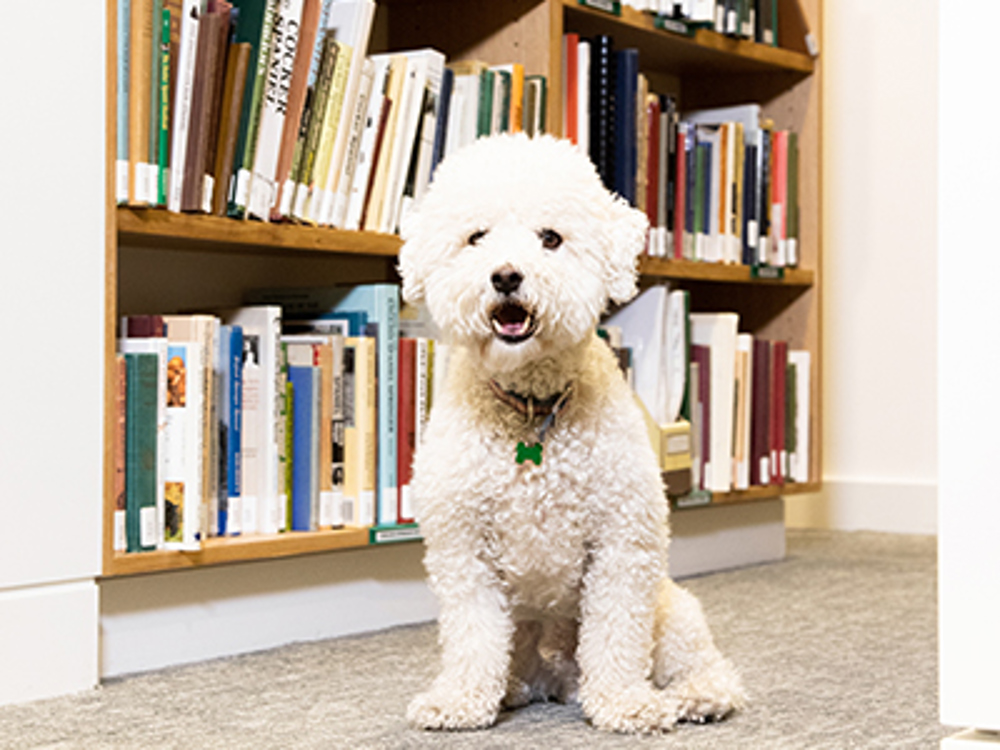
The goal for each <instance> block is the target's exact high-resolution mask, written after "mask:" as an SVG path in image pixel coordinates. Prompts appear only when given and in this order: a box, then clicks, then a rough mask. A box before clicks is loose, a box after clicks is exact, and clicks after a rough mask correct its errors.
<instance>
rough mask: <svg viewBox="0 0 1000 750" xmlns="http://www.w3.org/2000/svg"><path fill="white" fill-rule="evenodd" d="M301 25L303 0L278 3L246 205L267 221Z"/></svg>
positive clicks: (269, 215) (283, 0) (258, 216)
mask: <svg viewBox="0 0 1000 750" xmlns="http://www.w3.org/2000/svg"><path fill="white" fill-rule="evenodd" d="M301 22H302V0H279V3H278V10H277V13H276V14H275V17H274V27H273V29H272V31H271V56H270V59H269V60H268V63H267V78H266V81H265V83H264V97H263V99H262V100H261V110H260V124H259V126H258V127H257V146H256V148H255V149H254V157H253V172H252V174H251V177H250V197H249V200H248V203H247V212H248V213H249V214H250V215H251V216H253V217H256V218H258V219H263V220H264V221H269V220H270V217H271V207H272V206H273V205H274V200H275V196H276V195H277V192H278V186H277V183H276V182H275V175H276V173H277V169H278V152H279V151H280V150H281V135H282V132H283V131H284V129H285V112H286V110H287V109H288V90H289V86H290V81H291V78H292V68H293V66H294V65H295V52H296V50H297V48H298V43H299V29H300V26H301Z"/></svg>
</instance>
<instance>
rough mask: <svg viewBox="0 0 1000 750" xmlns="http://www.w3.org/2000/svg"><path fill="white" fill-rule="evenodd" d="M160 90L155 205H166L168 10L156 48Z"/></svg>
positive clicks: (164, 12)
mask: <svg viewBox="0 0 1000 750" xmlns="http://www.w3.org/2000/svg"><path fill="white" fill-rule="evenodd" d="M157 51H158V53H159V54H158V60H157V63H158V65H157V68H158V70H159V79H158V84H159V88H160V96H159V100H158V103H159V111H158V112H157V121H156V135H157V150H156V162H157V163H156V174H157V180H156V205H158V206H166V205H167V191H168V189H169V187H170V75H171V66H170V10H169V9H167V8H164V9H163V10H162V14H161V19H160V39H159V45H158V46H157Z"/></svg>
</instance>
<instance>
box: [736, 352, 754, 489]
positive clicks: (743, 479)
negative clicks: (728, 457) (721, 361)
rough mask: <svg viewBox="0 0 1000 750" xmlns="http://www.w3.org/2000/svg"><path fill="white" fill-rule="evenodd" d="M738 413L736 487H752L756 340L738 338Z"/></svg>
mask: <svg viewBox="0 0 1000 750" xmlns="http://www.w3.org/2000/svg"><path fill="white" fill-rule="evenodd" d="M734 385H735V389H736V411H735V415H736V416H735V425H734V427H733V487H734V488H735V489H737V490H745V489H747V488H748V487H750V455H751V454H750V447H751V427H752V424H753V393H754V390H753V388H754V384H753V336H752V335H750V334H749V333H740V334H737V336H736V373H735V383H734Z"/></svg>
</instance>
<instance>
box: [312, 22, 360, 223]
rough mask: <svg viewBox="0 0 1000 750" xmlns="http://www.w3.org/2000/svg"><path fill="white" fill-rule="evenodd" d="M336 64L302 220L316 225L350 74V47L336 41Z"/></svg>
mask: <svg viewBox="0 0 1000 750" xmlns="http://www.w3.org/2000/svg"><path fill="white" fill-rule="evenodd" d="M336 45H337V47H338V50H337V62H336V66H335V67H334V70H333V78H332V79H331V81H330V91H329V94H328V95H327V99H326V108H325V110H324V112H323V125H322V128H321V130H320V135H319V143H318V145H317V147H316V160H315V164H314V165H313V171H312V177H311V179H310V181H309V186H308V187H309V197H308V200H307V205H306V208H305V211H304V213H303V215H302V216H300V217H299V218H302V219H304V220H306V221H309V222H312V223H316V222H317V220H318V218H319V216H318V210H319V207H320V204H321V203H322V195H321V193H322V191H323V185H324V182H325V180H326V173H327V172H328V171H329V170H330V161H331V160H332V158H333V145H334V142H335V141H336V139H337V126H338V125H339V123H340V111H341V110H342V109H343V107H344V94H345V92H346V91H347V79H348V76H349V74H350V71H351V56H352V50H351V47H350V45H347V44H343V43H342V42H336Z"/></svg>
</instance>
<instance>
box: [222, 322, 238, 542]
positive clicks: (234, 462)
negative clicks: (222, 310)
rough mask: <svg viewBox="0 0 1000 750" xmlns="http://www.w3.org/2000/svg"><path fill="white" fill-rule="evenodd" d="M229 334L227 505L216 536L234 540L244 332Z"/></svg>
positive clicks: (236, 527)
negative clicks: (219, 535) (227, 536)
mask: <svg viewBox="0 0 1000 750" xmlns="http://www.w3.org/2000/svg"><path fill="white" fill-rule="evenodd" d="M229 330H230V334H229V336H230V339H229V380H228V383H227V387H228V393H229V397H228V399H227V405H228V407H229V408H228V421H229V429H228V443H227V451H226V461H227V464H226V465H227V470H226V494H227V503H226V515H225V518H223V517H222V515H221V514H220V518H219V533H220V534H225V535H229V536H237V535H239V534H240V533H242V526H241V522H242V520H243V499H242V475H243V448H242V446H243V328H242V327H241V326H229Z"/></svg>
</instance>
